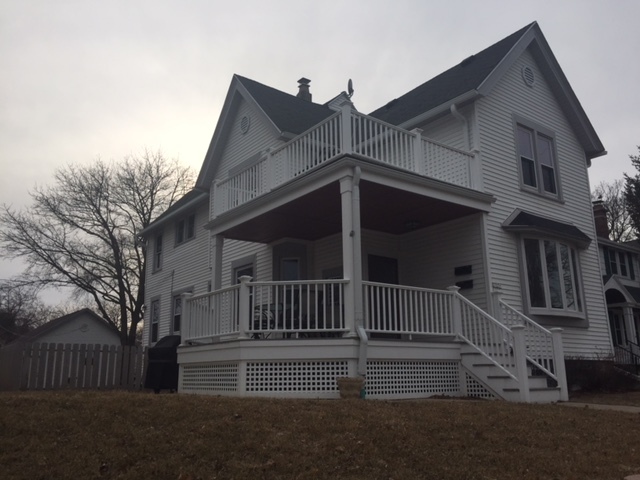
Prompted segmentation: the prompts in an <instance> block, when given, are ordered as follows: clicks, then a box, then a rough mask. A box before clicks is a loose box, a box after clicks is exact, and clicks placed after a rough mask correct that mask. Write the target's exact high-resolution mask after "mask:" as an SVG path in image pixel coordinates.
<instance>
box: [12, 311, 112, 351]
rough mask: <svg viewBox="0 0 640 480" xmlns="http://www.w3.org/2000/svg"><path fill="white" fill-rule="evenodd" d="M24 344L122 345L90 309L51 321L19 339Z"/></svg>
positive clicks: (108, 326) (105, 323) (108, 327)
mask: <svg viewBox="0 0 640 480" xmlns="http://www.w3.org/2000/svg"><path fill="white" fill-rule="evenodd" d="M18 341H19V342H23V343H72V344H73V343H78V344H101V345H116V346H117V345H120V344H121V342H120V336H119V335H118V332H117V331H116V330H115V329H114V328H113V327H112V326H111V325H109V324H108V323H107V322H106V320H104V319H103V318H102V317H100V316H99V315H98V314H96V313H95V312H94V311H93V310H91V309H89V308H83V309H82V310H78V311H76V312H73V313H69V314H67V315H63V316H62V317H59V318H56V319H55V320H51V321H50V322H47V323H45V324H44V325H41V326H40V327H38V328H36V329H35V330H33V331H31V332H29V333H28V334H27V335H25V336H23V337H21V338H20V339H18Z"/></svg>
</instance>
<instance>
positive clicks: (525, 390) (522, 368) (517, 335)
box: [511, 325, 531, 403]
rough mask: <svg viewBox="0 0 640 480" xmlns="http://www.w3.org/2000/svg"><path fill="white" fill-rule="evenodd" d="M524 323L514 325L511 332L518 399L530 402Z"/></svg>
mask: <svg viewBox="0 0 640 480" xmlns="http://www.w3.org/2000/svg"><path fill="white" fill-rule="evenodd" d="M524 328H525V327H524V325H514V326H513V327H511V331H512V332H513V356H514V359H515V361H516V372H517V375H518V385H519V388H520V401H521V402H524V403H529V402H531V395H530V393H529V371H528V369H527V345H526V342H525V339H524Z"/></svg>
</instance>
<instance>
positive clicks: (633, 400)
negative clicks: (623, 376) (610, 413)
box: [570, 392, 640, 407]
mask: <svg viewBox="0 0 640 480" xmlns="http://www.w3.org/2000/svg"><path fill="white" fill-rule="evenodd" d="M570 400H571V401H572V402H582V403H598V404H601V405H627V406H630V407H640V392H626V393H574V394H572V395H571V398H570Z"/></svg>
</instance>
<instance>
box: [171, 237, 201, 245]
mask: <svg viewBox="0 0 640 480" xmlns="http://www.w3.org/2000/svg"><path fill="white" fill-rule="evenodd" d="M195 239H196V237H195V235H194V236H193V237H191V238H188V239H186V240H183V241H182V242H180V243H175V244H174V245H173V248H178V247H181V246H182V245H184V244H185V243H190V242H193V241H194V240H195Z"/></svg>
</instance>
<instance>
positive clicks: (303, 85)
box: [296, 77, 311, 102]
mask: <svg viewBox="0 0 640 480" xmlns="http://www.w3.org/2000/svg"><path fill="white" fill-rule="evenodd" d="M310 83H311V80H309V79H308V78H304V77H302V78H301V79H300V80H298V95H296V97H298V98H301V99H303V100H306V101H307V102H310V101H311V92H310V91H309V84H310Z"/></svg>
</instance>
